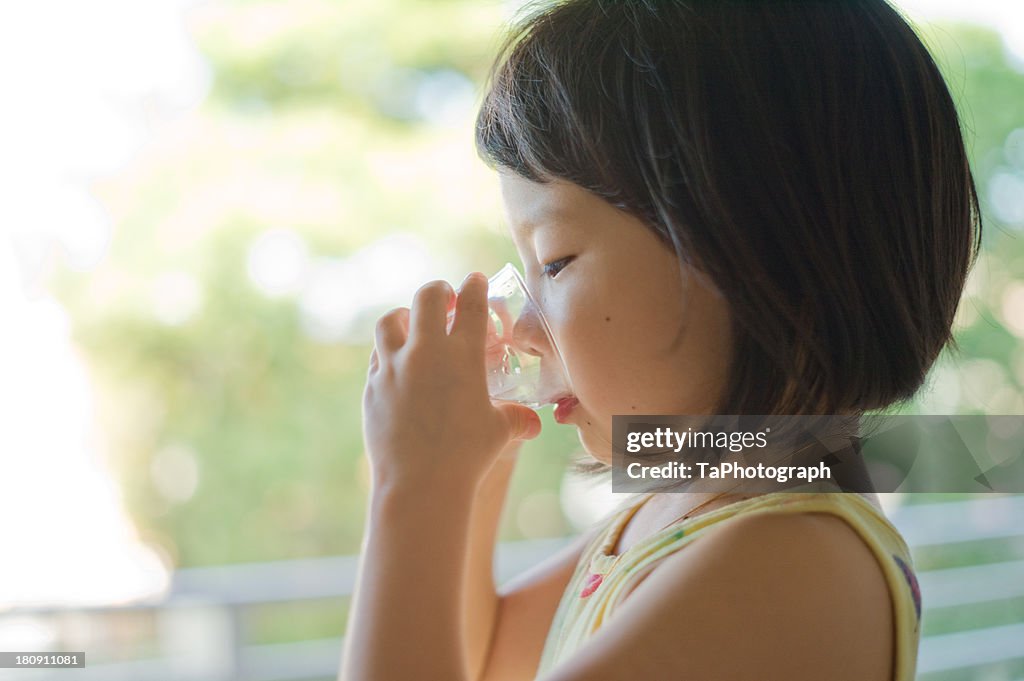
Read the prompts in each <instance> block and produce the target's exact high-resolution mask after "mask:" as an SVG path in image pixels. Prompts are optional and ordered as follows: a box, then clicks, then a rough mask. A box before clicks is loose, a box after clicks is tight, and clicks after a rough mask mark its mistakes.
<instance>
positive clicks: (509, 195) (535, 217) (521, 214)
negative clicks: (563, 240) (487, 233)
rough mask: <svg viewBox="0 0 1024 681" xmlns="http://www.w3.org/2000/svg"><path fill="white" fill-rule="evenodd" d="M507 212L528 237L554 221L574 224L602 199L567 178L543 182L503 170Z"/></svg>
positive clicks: (515, 227)
mask: <svg viewBox="0 0 1024 681" xmlns="http://www.w3.org/2000/svg"><path fill="white" fill-rule="evenodd" d="M499 177H500V180H501V195H502V200H503V202H504V204H505V215H506V216H507V218H508V222H509V227H510V229H511V230H512V232H513V233H514V234H517V233H518V234H521V235H523V236H524V237H529V236H530V235H531V234H532V233H533V231H534V230H535V229H537V228H538V227H540V226H542V225H544V224H550V223H552V222H557V223H559V224H573V223H577V222H579V221H580V219H581V218H583V217H584V216H585V215H586V213H587V212H588V211H593V210H594V206H593V204H592V202H593V201H598V202H600V200H599V199H597V198H596V197H594V196H592V195H590V194H589V193H588V192H587V191H585V190H584V189H582V188H581V187H578V186H577V185H574V184H572V183H571V182H566V181H564V180H553V181H551V182H546V183H540V182H533V181H531V180H527V179H526V178H524V177H520V176H519V175H515V174H513V173H508V172H500V173H499Z"/></svg>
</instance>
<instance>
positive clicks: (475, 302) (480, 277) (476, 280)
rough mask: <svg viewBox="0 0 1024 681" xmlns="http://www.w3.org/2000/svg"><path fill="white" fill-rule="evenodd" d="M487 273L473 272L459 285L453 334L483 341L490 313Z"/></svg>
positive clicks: (471, 340) (469, 339)
mask: <svg viewBox="0 0 1024 681" xmlns="http://www.w3.org/2000/svg"><path fill="white" fill-rule="evenodd" d="M489 286H490V285H489V283H488V281H487V277H486V275H484V274H482V273H480V272H471V273H470V274H469V275H468V276H467V277H466V278H465V280H463V282H462V286H461V287H459V295H458V298H457V299H456V300H455V322H454V323H453V324H452V332H451V335H452V336H459V337H462V338H466V339H467V340H468V341H470V342H471V343H482V342H483V337H484V334H485V333H486V332H487V325H488V317H490V314H489V313H488V307H487V289H488V288H489Z"/></svg>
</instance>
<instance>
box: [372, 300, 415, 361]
mask: <svg viewBox="0 0 1024 681" xmlns="http://www.w3.org/2000/svg"><path fill="white" fill-rule="evenodd" d="M408 335H409V308H407V307H396V308H393V309H391V310H388V311H387V312H385V313H384V314H383V315H382V316H381V318H380V319H378V320H377V326H376V328H375V330H374V339H375V341H376V343H377V345H376V347H375V348H374V351H375V352H379V354H383V355H385V356H386V355H392V354H394V353H395V352H397V351H398V350H399V349H400V348H401V347H402V346H403V345H405V339H406V338H407V337H408ZM378 359H379V358H378Z"/></svg>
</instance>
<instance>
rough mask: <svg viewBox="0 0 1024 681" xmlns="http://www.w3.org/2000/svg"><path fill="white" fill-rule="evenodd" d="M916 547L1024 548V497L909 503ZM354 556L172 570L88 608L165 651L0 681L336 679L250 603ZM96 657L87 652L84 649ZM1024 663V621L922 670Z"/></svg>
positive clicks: (341, 579) (994, 587) (288, 593)
mask: <svg viewBox="0 0 1024 681" xmlns="http://www.w3.org/2000/svg"><path fill="white" fill-rule="evenodd" d="M890 519H891V520H892V522H893V524H894V525H896V527H897V528H899V529H900V531H901V532H902V533H903V535H904V537H905V538H906V540H907V543H908V544H910V545H911V546H912V547H913V548H915V549H918V548H923V547H933V546H947V545H954V544H959V543H962V542H972V541H978V540H995V541H1007V542H1016V546H1017V547H1018V550H1017V551H1016V552H1017V554H1024V496H1012V497H995V496H993V497H991V498H978V499H972V500H970V501H957V502H949V503H942V504H928V505H916V506H902V507H900V508H898V509H896V510H895V511H894V512H892V513H891V514H890ZM570 540H571V537H563V538H557V539H544V540H532V541H523V542H506V543H502V544H500V545H499V546H498V549H497V554H496V557H495V566H496V576H497V579H498V581H499V583H500V582H503V581H505V580H506V579H508V578H510V577H512V576H513V575H515V574H517V573H519V572H521V571H523V570H524V569H526V568H527V567H529V566H531V565H533V564H535V563H537V562H539V561H541V560H543V559H544V558H545V557H546V556H548V555H550V554H552V553H553V552H555V551H556V550H557V549H559V548H560V547H561V546H563V545H564V544H566V543H567V542H568V541H570ZM356 565H357V557H356V556H337V557H329V558H317V559H306V560H290V561H280V562H272V563H259V564H249V565H233V566H225V567H215V568H191V569H182V570H179V571H177V572H176V573H175V575H174V579H173V582H172V586H171V589H170V592H169V594H168V595H167V597H166V598H165V599H163V600H161V601H153V602H148V603H146V602H143V603H135V604H132V605H128V606H117V607H104V608H80V609H76V610H75V611H74V612H75V613H76V614H77V615H78V616H85V617H89V618H96V619H97V620H102V618H104V617H108V616H111V615H113V614H116V613H124V612H130V611H140V612H148V613H149V614H151V615H152V616H153V618H154V621H155V631H156V639H157V650H158V655H157V656H155V657H153V658H151V659H145V660H135V661H129V662H116V663H102V664H90V663H89V658H88V656H87V658H86V659H87V666H86V667H85V668H83V669H76V670H74V671H73V672H72V671H69V670H64V671H56V672H55V671H47V670H16V671H13V670H0V680H3V679H7V678H11V679H15V678H16V679H17V680H18V681H28V680H29V679H32V680H33V681H35V680H39V681H43V680H46V681H49V680H51V679H52V680H53V681H58V680H61V681H63V680H65V679H68V678H69V676H68V675H69V674H73V675H74V679H75V681H122V680H123V681H287V680H291V681H298V680H302V679H306V680H310V679H330V678H333V677H334V676H335V675H336V672H337V669H338V663H339V659H340V653H341V644H342V640H341V638H340V637H336V638H327V639H321V640H311V641H301V642H295V643H278V644H263V645H253V644H250V643H248V642H247V640H246V616H247V610H248V609H249V608H251V607H254V606H262V605H268V604H275V603H301V602H315V601H319V600H323V599H332V598H339V599H340V598H344V597H346V596H349V595H350V594H351V590H352V586H353V584H354V581H355V571H356ZM918 578H919V583H920V587H921V594H922V602H923V604H924V607H925V611H924V615H923V616H924V618H925V619H926V620H927V618H928V616H929V614H930V613H932V612H938V611H941V610H943V609H947V608H958V607H963V606H969V605H975V604H981V603H986V602H995V601H1001V600H1005V599H1011V598H1024V560H1022V559H1015V560H1010V561H1005V562H1001V563H992V564H983V565H973V566H969V567H957V568H950V569H943V570H930V571H921V572H919V573H918ZM68 612H69V611H67V610H62V609H57V608H32V609H19V610H16V611H8V612H7V613H3V614H0V620H3V619H4V618H11V617H26V616H29V617H33V618H41V619H43V620H45V619H47V618H51V619H52V618H60V617H62V616H66V615H67V614H68ZM86 652H87V653H88V651H86ZM1017 660H1021V661H1024V622H1017V623H1010V624H1002V625H999V626H993V627H986V628H983V629H974V630H969V631H957V632H952V633H946V634H942V635H934V636H928V637H925V638H923V639H922V640H921V647H920V654H919V658H918V672H919V678H921V679H927V678H929V676H932V675H936V674H938V673H944V672H950V671H954V670H963V671H964V672H968V671H970V669H972V668H976V669H979V671H980V668H983V667H985V666H987V665H993V664H1007V663H1011V662H1014V661H1017Z"/></svg>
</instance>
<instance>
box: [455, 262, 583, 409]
mask: <svg viewBox="0 0 1024 681" xmlns="http://www.w3.org/2000/svg"><path fill="white" fill-rule="evenodd" d="M487 282H488V286H487V308H488V320H487V336H486V343H485V347H486V367H487V391H488V393H489V394H490V396H491V398H493V399H496V400H507V401H510V402H518V403H519V404H524V405H526V406H527V407H530V408H531V409H539V408H540V407H542V406H544V405H546V404H555V403H556V402H557V400H558V399H559V398H564V397H566V396H569V395H572V394H573V390H572V385H571V384H570V382H569V378H568V375H569V373H568V371H567V370H566V368H565V362H564V361H563V359H562V353H561V352H560V351H559V350H558V345H557V344H556V343H555V339H554V337H553V336H552V334H551V329H550V327H549V326H548V323H547V320H546V319H545V318H544V315H543V313H542V312H541V309H540V307H539V306H538V305H537V304H536V302H535V301H534V299H533V296H531V295H530V292H529V291H528V290H527V288H526V283H525V282H524V281H523V277H522V275H521V274H520V273H519V270H518V269H516V266H515V265H513V264H512V263H510V262H509V263H505V265H504V266H503V267H502V268H501V269H500V270H498V272H497V273H496V274H495V275H494V276H492V277H490V278H489V279H488V280H487ZM454 321H455V310H454V309H452V310H449V311H448V325H447V329H448V332H451V328H452V323H453V322H454ZM538 336H543V338H544V339H545V340H546V341H547V342H546V344H545V346H544V347H545V348H546V349H547V350H548V352H547V354H546V355H545V356H543V357H542V356H541V355H540V354H538V352H539V351H538V350H535V349H531V345H532V344H531V343H530V339H531V338H534V339H536V338H538ZM534 342H536V341H534Z"/></svg>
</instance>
